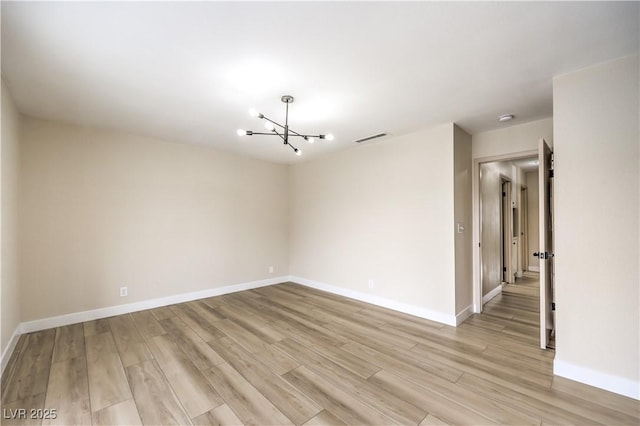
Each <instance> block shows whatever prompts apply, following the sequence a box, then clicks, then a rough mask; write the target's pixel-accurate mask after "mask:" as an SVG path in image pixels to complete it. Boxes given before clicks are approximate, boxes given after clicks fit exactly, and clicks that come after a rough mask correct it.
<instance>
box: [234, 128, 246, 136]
mask: <svg viewBox="0 0 640 426" xmlns="http://www.w3.org/2000/svg"><path fill="white" fill-rule="evenodd" d="M236 133H237V134H238V136H246V134H247V131H246V130H242V129H238V130H236Z"/></svg>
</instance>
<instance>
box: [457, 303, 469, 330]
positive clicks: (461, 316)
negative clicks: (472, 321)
mask: <svg viewBox="0 0 640 426" xmlns="http://www.w3.org/2000/svg"><path fill="white" fill-rule="evenodd" d="M471 315H473V305H469V306H467V307H466V308H464V309H463V310H462V311H460V313H459V314H458V315H456V327H457V326H459V325H460V324H462V323H463V322H464V321H465V320H466V319H467V318H469V317H470V316H471Z"/></svg>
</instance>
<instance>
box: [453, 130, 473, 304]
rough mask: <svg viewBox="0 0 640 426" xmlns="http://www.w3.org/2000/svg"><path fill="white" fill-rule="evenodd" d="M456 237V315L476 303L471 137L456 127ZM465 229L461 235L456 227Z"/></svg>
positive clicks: (454, 134) (454, 164)
mask: <svg viewBox="0 0 640 426" xmlns="http://www.w3.org/2000/svg"><path fill="white" fill-rule="evenodd" d="M453 131H454V132H453V138H454V139H453V150H454V152H453V156H454V163H453V172H454V209H453V211H454V221H455V224H454V225H455V226H454V231H453V232H454V236H455V250H456V257H455V266H456V270H455V272H456V314H459V313H460V312H462V311H463V310H464V309H466V308H467V307H469V306H471V304H472V303H473V300H472V299H473V282H472V280H473V277H472V271H473V269H472V268H473V258H472V245H473V233H472V232H471V135H469V134H468V133H466V132H465V131H464V130H462V129H461V128H460V127H458V126H454V128H453ZM458 224H460V225H462V226H463V227H464V231H463V232H458V230H457V225H458Z"/></svg>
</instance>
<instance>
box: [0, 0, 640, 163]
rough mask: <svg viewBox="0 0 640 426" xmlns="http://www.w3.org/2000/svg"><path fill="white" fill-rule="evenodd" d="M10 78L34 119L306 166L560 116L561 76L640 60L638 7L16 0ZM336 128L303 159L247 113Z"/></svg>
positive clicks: (7, 16) (6, 61)
mask: <svg viewBox="0 0 640 426" xmlns="http://www.w3.org/2000/svg"><path fill="white" fill-rule="evenodd" d="M1 7H2V75H3V79H4V80H5V82H6V83H7V85H8V87H9V89H10V91H11V92H12V95H13V97H14V98H15V101H16V103H17V105H18V108H19V109H20V110H21V111H22V112H23V113H25V114H28V115H32V116H37V117H43V118H49V119H53V120H59V121H63V122H69V123H75V124H79V125H86V126H98V127H104V128H110V129H117V130H122V131H126V132H132V133H137V134H142V135H148V136H155V137H160V138H164V139H169V140H175V141H179V142H191V143H199V144H207V145H211V146H215V147H218V148H220V149H224V150H230V151H235V152H238V153H241V154H244V155H250V156H253V157H256V158H263V159H266V160H270V161H276V162H281V163H295V162H299V161H304V160H305V159H309V158H314V157H317V156H319V155H321V154H323V153H326V152H329V151H332V150H336V149H343V148H348V147H352V146H355V144H354V142H353V141H354V140H355V139H359V138H362V137H366V136H369V135H372V134H375V133H379V132H387V133H390V134H392V135H399V134H404V133H408V132H412V131H416V130H419V129H423V128H428V127H431V126H434V125H437V124H441V123H444V122H456V123H458V124H459V125H460V126H462V127H463V128H464V129H466V130H467V131H468V132H470V133H476V132H479V131H485V130H490V129H495V128H498V127H500V126H504V124H500V123H498V122H497V120H496V117H497V116H498V115H500V114H503V113H513V114H515V116H516V119H515V120H513V121H512V122H510V123H509V124H507V125H515V124H518V123H522V122H526V121H531V120H535V119H538V118H543V117H549V116H551V115H552V89H551V85H552V77H553V76H554V75H558V74H562V73H566V72H570V71H573V70H576V69H580V68H583V67H585V66H588V65H591V64H594V63H598V62H603V61H607V60H610V59H613V58H616V57H620V56H624V55H628V54H631V53H637V52H638V49H639V39H640V36H639V31H640V30H639V20H640V19H639V16H640V9H639V3H638V2H628V3H612V2H589V3H581V2H569V3H552V2H543V3H536V2H533V3H520V2H509V3H498V2H483V3H477V2H475V3H465V2H452V3H435V2H428V3H425V2H409V3H398V2H354V3H341V2H326V3H318V2H313V3H312V2H299V3H291V2H282V3H272V2H258V3H249V2H237V3H230V2H95V3H94V2H87V3H84V2H42V3H41V2H6V1H3V2H2V3H1ZM283 94H291V95H293V96H295V98H296V102H295V103H294V104H293V105H292V106H291V111H290V125H291V127H292V128H293V129H294V130H296V131H299V132H310V133H315V132H333V133H334V134H335V136H336V139H335V140H334V141H333V142H328V141H322V142H316V143H315V144H313V145H306V144H305V143H300V144H299V145H300V147H301V148H302V150H303V153H304V154H303V156H302V157H296V156H295V155H293V153H292V152H291V150H288V149H285V147H283V146H282V145H281V143H280V142H278V139H277V138H275V137H260V136H253V137H244V138H240V137H239V136H237V135H236V133H235V131H236V129H237V128H247V129H253V130H256V131H260V130H262V129H263V128H262V126H261V124H262V123H260V122H259V120H257V119H255V118H250V117H249V116H248V114H247V110H248V109H249V107H256V108H258V109H259V110H260V111H262V112H263V113H265V114H267V115H269V116H272V117H273V118H274V119H276V120H281V119H282V118H283V115H284V107H283V104H282V103H281V102H280V96H281V95H283Z"/></svg>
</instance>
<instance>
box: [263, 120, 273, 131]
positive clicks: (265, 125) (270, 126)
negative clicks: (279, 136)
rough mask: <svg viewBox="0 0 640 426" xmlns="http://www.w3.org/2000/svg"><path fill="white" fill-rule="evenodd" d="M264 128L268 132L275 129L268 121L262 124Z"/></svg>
mask: <svg viewBox="0 0 640 426" xmlns="http://www.w3.org/2000/svg"><path fill="white" fill-rule="evenodd" d="M264 128H265V129H267V130H268V131H272V130H273V129H275V127H274V126H273V124H272V123H271V122H270V121H267V122H266V123H264Z"/></svg>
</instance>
